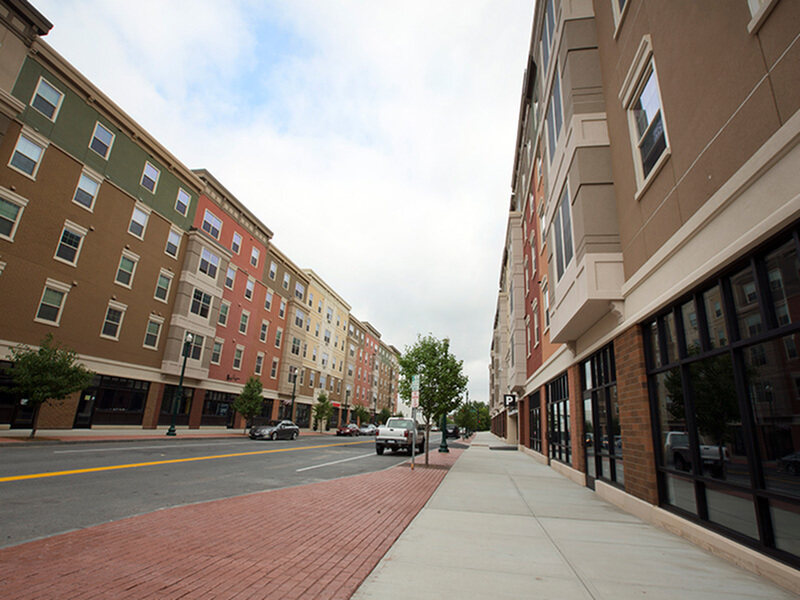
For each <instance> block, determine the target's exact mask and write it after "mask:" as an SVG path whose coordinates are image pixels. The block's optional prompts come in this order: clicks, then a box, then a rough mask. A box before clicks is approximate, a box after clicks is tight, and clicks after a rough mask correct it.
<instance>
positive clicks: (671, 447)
mask: <svg viewBox="0 0 800 600" xmlns="http://www.w3.org/2000/svg"><path fill="white" fill-rule="evenodd" d="M664 458H665V459H666V461H667V464H669V463H670V462H671V463H672V464H673V465H674V467H675V468H676V469H678V470H679V471H689V470H691V468H692V457H691V454H690V453H689V434H688V433H686V432H685V431H668V432H667V437H666V440H665V442H664ZM700 460H701V461H702V463H703V467H704V468H707V469H709V470H710V471H711V474H712V476H714V477H721V476H722V475H723V473H724V469H725V464H726V463H727V461H729V460H730V456H729V454H728V449H727V448H726V447H725V446H722V447H720V446H711V445H709V444H700Z"/></svg>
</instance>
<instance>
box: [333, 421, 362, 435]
mask: <svg viewBox="0 0 800 600" xmlns="http://www.w3.org/2000/svg"><path fill="white" fill-rule="evenodd" d="M336 435H358V425H356V424H355V423H348V424H347V425H342V426H341V427H339V429H337V430H336Z"/></svg>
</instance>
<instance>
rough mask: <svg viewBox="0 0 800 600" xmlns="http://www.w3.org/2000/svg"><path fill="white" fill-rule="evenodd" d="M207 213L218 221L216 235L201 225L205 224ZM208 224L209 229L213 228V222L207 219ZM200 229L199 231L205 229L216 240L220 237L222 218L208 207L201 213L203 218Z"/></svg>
mask: <svg viewBox="0 0 800 600" xmlns="http://www.w3.org/2000/svg"><path fill="white" fill-rule="evenodd" d="M209 215H211V216H212V217H214V219H216V220H217V221H219V227H218V228H217V235H216V236H215V235H214V234H213V233H211V232H210V231H208V230H206V228H205V227H203V226H204V225H205V224H206V217H208V216H209ZM209 225H211V227H209V229H213V227H214V224H213V223H211V222H210V221H209ZM200 229H201V231H205V232H206V233H207V234H208V235H210V236H211V237H212V238H214V239H215V240H218V239H219V238H220V237H222V219H220V218H219V217H218V216H217V215H215V214H214V213H213V212H211V211H210V210H209V209H205V212H204V213H203V220H202V222H201V223H200Z"/></svg>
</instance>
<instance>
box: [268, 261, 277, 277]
mask: <svg viewBox="0 0 800 600" xmlns="http://www.w3.org/2000/svg"><path fill="white" fill-rule="evenodd" d="M277 272H278V265H276V264H275V263H274V262H271V263H269V278H270V279H275V275H276V274H277Z"/></svg>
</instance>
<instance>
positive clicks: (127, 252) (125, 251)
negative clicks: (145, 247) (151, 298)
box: [114, 248, 140, 290]
mask: <svg viewBox="0 0 800 600" xmlns="http://www.w3.org/2000/svg"><path fill="white" fill-rule="evenodd" d="M123 256H124V257H125V258H128V259H130V260H132V261H133V271H131V280H130V281H129V282H128V283H127V284H126V283H121V282H120V281H117V273H119V267H120V264H121V263H122V257H123ZM139 260H140V259H139V255H138V254H136V253H135V252H131V251H130V250H128V249H127V248H125V249H123V250H122V254H121V255H120V257H119V261H117V270H116V271H115V272H114V283H115V284H116V285H119V286H122V287H124V288H128V289H129V290H130V289H132V288H133V280H134V278H135V277H136V268H137V267H138V266H139Z"/></svg>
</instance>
